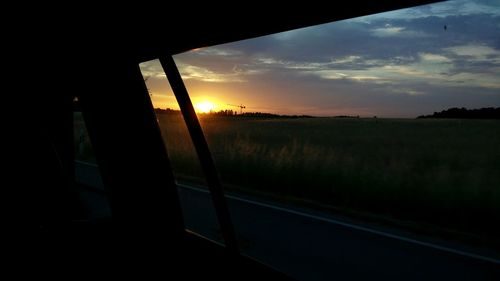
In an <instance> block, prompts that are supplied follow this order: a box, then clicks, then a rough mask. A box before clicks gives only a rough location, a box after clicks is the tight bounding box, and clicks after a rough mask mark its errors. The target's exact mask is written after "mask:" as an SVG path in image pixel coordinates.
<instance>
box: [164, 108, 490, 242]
mask: <svg viewBox="0 0 500 281" xmlns="http://www.w3.org/2000/svg"><path fill="white" fill-rule="evenodd" d="M200 121H201V123H202V127H203V130H204V132H205V134H206V136H207V140H208V142H209V146H210V149H211V151H212V153H213V156H214V160H215V162H216V165H217V168H218V170H219V173H220V177H221V179H222V181H223V183H224V184H225V186H226V189H228V190H231V189H233V190H236V189H237V190H238V191H240V192H241V191H247V192H249V193H259V194H268V195H269V196H272V197H274V198H280V199H281V200H282V201H290V202H297V200H299V201H304V202H306V201H307V202H317V203H318V204H323V205H325V204H326V205H329V206H335V207H336V208H339V209H344V210H355V211H361V212H365V213H372V214H378V215H381V216H384V217H387V218H394V219H401V220H408V221H414V222H419V223H422V224H430V225H436V226H440V227H445V228H449V229H455V230H459V231H466V232H468V233H474V234H479V235H482V236H488V237H490V238H491V237H493V239H496V238H494V237H497V236H498V235H500V227H499V226H498V220H499V218H500V122H499V121H492V120H491V121H490V120H437V119H427V120H422V119H419V120H410V119H335V118H308V119H258V118H237V117H202V118H201V120H200ZM159 122H160V127H161V129H162V133H163V135H164V139H165V141H166V145H167V149H168V152H169V156H170V158H171V161H172V164H173V167H174V169H175V171H174V172H175V174H176V175H177V176H178V178H181V179H190V180H195V181H196V180H197V179H198V178H202V173H201V170H200V168H199V164H198V162H197V160H196V155H195V153H194V149H193V147H192V144H191V142H190V140H189V138H188V135H187V131H186V128H185V125H184V123H183V120H182V118H181V117H180V116H176V115H160V116H159Z"/></svg>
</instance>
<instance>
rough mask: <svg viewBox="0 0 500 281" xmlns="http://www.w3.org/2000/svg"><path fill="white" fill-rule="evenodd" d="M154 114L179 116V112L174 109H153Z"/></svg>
mask: <svg viewBox="0 0 500 281" xmlns="http://www.w3.org/2000/svg"><path fill="white" fill-rule="evenodd" d="M155 113H156V114H181V111H180V110H175V109H170V108H167V109H163V108H155Z"/></svg>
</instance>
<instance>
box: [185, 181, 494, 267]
mask: <svg viewBox="0 0 500 281" xmlns="http://www.w3.org/2000/svg"><path fill="white" fill-rule="evenodd" d="M177 186H179V187H182V188H186V189H191V190H194V191H198V192H204V193H209V191H208V190H206V189H201V188H197V187H192V186H188V185H185V184H179V183H177ZM225 197H226V198H230V199H233V200H237V201H241V202H245V203H248V204H253V205H257V206H261V207H266V208H270V209H273V210H278V211H282V212H286V213H290V214H294V215H298V216H302V217H307V218H311V219H315V220H319V221H323V222H328V223H332V224H337V225H342V226H345V227H349V228H353V229H357V230H361V231H366V232H369V233H373V234H377V235H381V236H385V237H389V238H394V239H397V240H401V241H405V242H409V243H413V244H417V245H421V246H425V247H429V248H433V249H437V250H441V251H445V252H449V253H454V254H458V255H462V256H466V257H470V258H475V259H480V260H483V261H488V262H492V263H495V264H499V265H500V260H498V259H495V258H491V257H485V256H482V255H478V254H474V253H469V252H465V251H461V250H457V249H453V248H449V247H445V246H440V245H436V244H433V243H429V242H424V241H419V240H415V239H412V238H408V237H404V236H400V235H396V234H391V233H387V232H383V231H379V230H375V229H371V228H367V227H364V226H359V225H354V224H350V223H346V222H342V221H338V220H334V219H330V218H325V217H320V216H316V215H312V214H307V213H303V212H299V211H295V210H291V209H286V208H282V207H278V206H274V205H270V204H266V203H262V202H257V201H253V200H248V199H244V198H240V197H237V196H233V195H226V196H225Z"/></svg>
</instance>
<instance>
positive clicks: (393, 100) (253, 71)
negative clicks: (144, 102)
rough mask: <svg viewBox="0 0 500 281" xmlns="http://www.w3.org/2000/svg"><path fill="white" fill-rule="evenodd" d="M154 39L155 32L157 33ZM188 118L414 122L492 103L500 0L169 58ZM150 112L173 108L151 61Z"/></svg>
mask: <svg viewBox="0 0 500 281" xmlns="http://www.w3.org/2000/svg"><path fill="white" fill-rule="evenodd" d="M159 36H161V35H159ZM174 59H175V62H176V64H177V66H178V67H179V70H180V72H181V74H182V77H183V79H184V82H185V84H186V87H187V89H188V91H189V94H190V96H191V98H192V100H193V104H194V105H195V108H196V110H197V112H209V111H210V110H224V109H232V110H235V111H239V110H240V109H239V108H237V107H234V106H229V105H228V104H236V105H240V104H242V105H245V107H246V108H245V109H244V111H246V112H269V113H277V114H307V115H316V116H335V115H359V116H362V117H369V116H374V115H376V116H380V117H410V118H413V117H416V116H418V115H422V114H430V113H432V112H435V111H441V110H444V109H447V108H451V107H467V108H481V107H500V79H499V77H500V1H490V0H475V1H468V0H459V1H447V2H444V3H437V4H432V5H426V6H420V7H415V8H410V9H403V10H398V11H393V12H387V13H382V14H377V15H371V16H366V17H360V18H355V19H350V20H344V21H338V22H333V23H329V24H324V25H319V26H314V27H308V28H303V29H298V30H293V31H289V32H283V33H278V34H274V35H269V36H264V37H258V38H254V39H248V40H243V41H238V42H233V43H228V44H223V45H217V46H213V47H208V48H200V49H196V50H193V51H190V52H186V53H182V54H179V55H175V56H174ZM141 70H142V72H143V75H144V76H145V77H146V76H147V77H149V79H148V81H147V84H148V88H149V90H150V94H151V97H152V101H153V103H154V105H155V107H160V108H172V109H178V106H177V105H176V100H175V98H174V96H173V95H172V93H171V89H170V87H169V85H168V81H167V79H166V78H165V74H164V73H163V71H162V69H161V66H160V64H159V63H158V61H150V62H145V63H142V64H141Z"/></svg>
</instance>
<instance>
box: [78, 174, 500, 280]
mask: <svg viewBox="0 0 500 281" xmlns="http://www.w3.org/2000/svg"><path fill="white" fill-rule="evenodd" d="M92 170H94V172H92ZM96 171H97V169H96V168H94V169H91V168H89V167H81V168H80V169H79V168H78V165H77V171H76V172H77V173H76V174H77V178H78V177H79V178H80V179H81V181H87V185H88V184H90V183H93V184H99V180H98V176H96V175H95V172H96ZM89 173H91V174H92V175H90V174H89ZM87 176H88V177H87ZM179 196H180V200H181V203H182V207H183V212H184V219H185V223H186V228H187V229H189V230H190V231H192V232H194V233H198V234H200V235H202V236H204V237H207V238H209V239H212V240H214V241H220V232H219V230H218V224H217V220H216V217H215V213H214V209H213V206H212V203H211V200H210V196H209V193H208V192H207V191H206V190H204V189H200V188H197V187H195V186H193V185H185V184H179ZM226 198H227V200H228V204H229V209H230V212H231V216H232V219H233V222H234V225H235V230H236V233H237V235H238V239H239V243H240V248H241V250H242V252H243V254H245V255H247V256H249V257H252V258H254V259H256V260H258V261H261V262H263V263H265V264H267V265H269V266H272V267H274V268H276V269H277V270H280V271H283V272H286V273H287V274H289V275H290V276H292V277H294V278H296V279H298V280H358V279H364V280H367V279H369V278H370V279H372V278H373V279H376V280H500V259H498V258H497V257H491V255H490V256H488V255H484V254H478V253H474V252H471V251H468V250H463V249H462V248H459V247H458V248H457V247H450V246H449V245H448V244H447V243H437V242H436V240H432V241H430V240H429V239H427V240H424V239H421V238H415V237H412V236H410V235H402V234H401V232H400V231H394V230H389V229H380V228H379V227H377V228H376V227H372V226H370V225H367V224H366V223H363V222H359V221H353V220H351V219H348V218H342V217H333V216H331V215H326V214H321V213H317V212H313V211H308V210H300V209H298V208H294V207H290V206H280V205H278V204H276V203H269V202H263V201H261V200H255V199H253V198H248V197H244V196H235V195H228V196H226ZM97 213H99V212H97Z"/></svg>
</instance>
